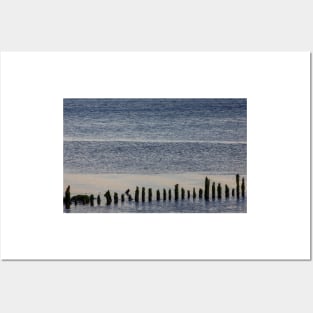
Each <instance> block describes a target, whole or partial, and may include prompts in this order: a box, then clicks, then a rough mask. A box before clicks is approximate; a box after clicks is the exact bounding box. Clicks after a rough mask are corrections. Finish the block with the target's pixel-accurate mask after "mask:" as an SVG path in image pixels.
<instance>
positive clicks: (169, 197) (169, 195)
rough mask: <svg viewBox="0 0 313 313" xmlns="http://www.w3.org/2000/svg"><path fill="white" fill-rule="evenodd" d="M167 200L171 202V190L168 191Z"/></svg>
mask: <svg viewBox="0 0 313 313" xmlns="http://www.w3.org/2000/svg"><path fill="white" fill-rule="evenodd" d="M168 200H169V201H171V200H172V190H171V189H169V190H168Z"/></svg>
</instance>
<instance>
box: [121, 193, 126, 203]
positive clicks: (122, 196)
mask: <svg viewBox="0 0 313 313" xmlns="http://www.w3.org/2000/svg"><path fill="white" fill-rule="evenodd" d="M121 202H125V195H124V194H122V195H121Z"/></svg>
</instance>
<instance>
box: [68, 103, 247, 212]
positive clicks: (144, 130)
mask: <svg viewBox="0 0 313 313" xmlns="http://www.w3.org/2000/svg"><path fill="white" fill-rule="evenodd" d="M246 163H247V102H246V99H64V175H65V176H66V175H67V174H78V176H77V177H82V178H83V177H84V175H90V174H97V175H101V174H103V175H104V176H105V175H109V174H121V175H122V176H123V175H127V176H128V177H129V175H141V174H142V175H149V176H157V175H169V176H170V175H176V174H181V173H191V174H196V173H205V175H206V176H210V175H221V176H222V175H235V174H237V173H238V174H240V175H241V176H242V175H243V176H244V177H246ZM203 179H204V177H203ZM177 183H180V182H177ZM165 187H167V186H165ZM71 192H72V195H74V194H75V190H73V189H72V190H71ZM103 192H105V190H103ZM111 192H114V190H111ZM147 193H148V191H147V190H146V197H147ZM161 195H162V190H161ZM101 197H103V194H102V195H101ZM224 200H225V199H223V201H220V202H217V201H215V203H206V202H203V201H201V200H200V201H198V200H197V201H196V200H195V201H193V202H192V201H189V202H187V201H185V202H184V201H181V202H176V203H175V202H172V203H170V202H168V201H167V202H164V203H163V202H162V204H161V203H158V202H155V201H153V202H152V203H150V204H149V203H148V204H147V203H145V204H142V205H140V204H139V205H137V204H133V203H128V202H125V203H124V204H119V205H118V206H114V205H111V206H101V207H98V209H95V208H90V207H87V206H85V207H82V206H77V208H76V209H75V207H73V209H72V211H73V212H74V211H75V210H76V211H79V212H81V211H83V212H86V211H97V210H98V211H99V210H100V211H101V212H121V211H123V212H141V211H143V212H146V211H147V212H189V211H190V212H195V211H197V212H243V211H246V200H240V201H237V200H236V201H234V199H229V200H225V201H224ZM102 202H104V199H102Z"/></svg>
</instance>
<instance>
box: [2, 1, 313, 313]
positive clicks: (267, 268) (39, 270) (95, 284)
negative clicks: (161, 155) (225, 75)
mask: <svg viewBox="0 0 313 313" xmlns="http://www.w3.org/2000/svg"><path fill="white" fill-rule="evenodd" d="M312 4H313V2H312V1H310V0H307V1H303V0H297V1H277V0H271V1H270V0H263V1H243V0H237V1H226V0H219V1H204V0H203V1H199V0H192V1H191V0H189V1H185V0H181V1H178V0H175V1H173V0H158V1H147V0H146V1H144V0H140V1H139V0H132V1H129V0H128V1H127V0H111V1H100V0H97V1H96V0H89V1H81V0H76V1H73V0H71V1H69V0H63V1H60V0H54V1H42V0H27V1H25V0H24V1H23V0H1V1H0V50H2V51H12V50H17V51H25V50H38V51H46V50H48V51H66V50H70V51H74V50H84V51H87V50H88V51H95V50H107V51H115V50H123V51H129V50H144V51H150V50H154V51H161V50H165V51H169V50H175V51H179V50H184V51H186V50H189V51H207V50H208V51H223V50H227V51H241V50H245V51H255V50H256V51H276V50H279V51H281V50H289V51H290V50H291V51H303V50H305V51H308V50H309V51H313V31H312V30H313V19H312V12H313V8H312ZM311 83H312V82H311ZM312 290H313V264H312V262H290V261H285V262H270V261H268V262H261V261H253V262H251V261H240V262H212V261H211V262H165V261H164V262H154V261H150V262H122V261H120V262H100V261H94V262H80V261H77V262H69V261H68V262H65V261H57V262H52V261H28V262H21V261H15V262H3V261H2V262H0V311H1V312H6V313H8V312H32V313H36V312H77V313H78V312H158V313H159V312H215V313H216V312H240V313H245V312H249V313H250V312H262V313H263V312H302V313H305V312H312V310H313V303H312V302H313V300H312V296H311V293H312Z"/></svg>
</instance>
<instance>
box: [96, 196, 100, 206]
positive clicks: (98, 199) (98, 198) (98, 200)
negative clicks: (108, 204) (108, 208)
mask: <svg viewBox="0 0 313 313" xmlns="http://www.w3.org/2000/svg"><path fill="white" fill-rule="evenodd" d="M97 204H98V205H100V204H101V198H100V195H98V197H97Z"/></svg>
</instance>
